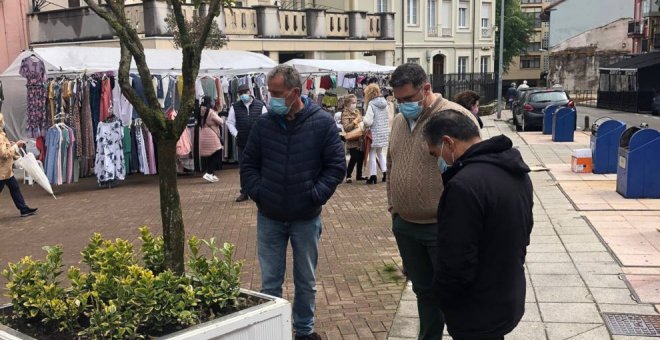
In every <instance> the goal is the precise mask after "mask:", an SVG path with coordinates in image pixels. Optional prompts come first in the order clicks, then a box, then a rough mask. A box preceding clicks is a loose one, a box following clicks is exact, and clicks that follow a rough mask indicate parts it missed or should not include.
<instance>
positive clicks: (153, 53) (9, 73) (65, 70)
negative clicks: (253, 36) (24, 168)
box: [0, 46, 277, 140]
mask: <svg viewBox="0 0 660 340" xmlns="http://www.w3.org/2000/svg"><path fill="white" fill-rule="evenodd" d="M144 53H145V57H146V59H147V65H148V66H149V69H150V71H151V73H152V74H154V75H166V74H172V75H179V74H181V60H182V54H181V50H174V49H159V50H156V49H146V50H145V51H144ZM30 56H34V57H37V58H39V59H41V61H43V63H44V66H45V67H46V75H47V76H48V77H57V76H60V75H69V76H71V75H78V74H82V73H84V72H86V73H87V74H91V73H95V72H109V71H117V69H118V68H119V57H120V50H119V48H118V47H80V46H57V47H43V48H34V49H33V50H31V51H24V52H21V54H19V55H18V57H16V59H14V61H13V62H12V64H11V65H10V66H9V67H8V68H7V69H6V70H5V71H4V72H3V73H2V74H0V81H2V85H3V91H4V97H5V101H4V102H3V103H2V111H3V113H4V114H5V118H6V119H5V121H6V123H7V124H6V129H5V130H6V132H7V133H8V135H9V137H10V138H11V139H13V140H17V139H20V138H22V137H23V136H24V135H25V131H24V130H25V111H26V106H27V93H26V89H25V84H26V79H25V78H23V77H22V76H21V75H20V73H19V71H20V68H21V62H22V61H23V59H25V58H27V57H30ZM275 66H277V63H276V62H274V61H273V60H272V59H270V58H268V57H267V56H265V55H263V54H259V53H253V52H247V51H226V50H223V51H221V50H205V51H203V52H202V60H201V63H200V70H199V75H200V76H201V75H204V74H208V75H242V74H251V73H266V72H268V71H270V70H271V69H273V68H274V67H275ZM131 72H137V68H136V66H135V63H133V64H132V65H131Z"/></svg>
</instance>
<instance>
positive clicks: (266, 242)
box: [241, 65, 346, 340]
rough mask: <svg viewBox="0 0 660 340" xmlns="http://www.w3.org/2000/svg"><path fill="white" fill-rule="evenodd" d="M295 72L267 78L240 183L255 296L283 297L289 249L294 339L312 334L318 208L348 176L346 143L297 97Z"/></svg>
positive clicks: (282, 68) (328, 118)
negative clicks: (266, 95) (250, 212)
mask: <svg viewBox="0 0 660 340" xmlns="http://www.w3.org/2000/svg"><path fill="white" fill-rule="evenodd" d="M301 89H302V83H301V79H300V75H299V74H298V72H297V71H296V70H295V69H294V68H293V67H290V66H287V65H279V66H277V67H276V68H275V69H274V70H273V71H271V73H270V74H269V75H268V91H269V92H270V94H271V99H270V101H269V104H268V113H269V114H268V115H263V116H261V117H259V119H258V120H257V121H256V123H255V125H254V126H253V128H252V130H251V131H250V136H249V137H248V142H247V145H246V146H245V150H244V154H243V164H242V166H241V186H242V187H243V188H245V190H246V192H247V194H248V196H250V198H252V200H254V202H255V203H256V204H257V208H258V214H257V254H258V257H259V265H260V267H261V291H262V292H263V293H265V294H269V295H273V296H277V297H281V296H282V283H283V282H284V274H285V271H286V252H287V244H288V242H289V240H291V248H292V250H293V266H294V268H293V273H294V274H293V276H294V286H295V296H294V302H293V325H294V328H295V331H296V340H300V339H310V340H311V339H321V337H320V336H319V335H318V334H317V333H315V332H314V306H315V296H316V274H315V271H316V264H317V260H318V245H319V240H320V238H321V229H322V226H321V218H320V214H321V207H322V206H323V205H324V204H325V203H326V202H327V201H328V200H329V199H330V197H331V196H332V194H333V193H334V192H335V189H336V188H337V185H338V184H339V183H341V181H342V180H343V178H344V176H345V174H346V158H345V156H344V146H343V144H342V142H341V140H340V139H339V135H338V134H337V126H336V124H335V121H334V119H333V118H332V115H330V114H329V113H327V112H325V111H323V110H322V109H321V108H320V107H319V106H318V105H316V104H314V103H313V102H312V101H311V100H309V99H307V98H305V97H301Z"/></svg>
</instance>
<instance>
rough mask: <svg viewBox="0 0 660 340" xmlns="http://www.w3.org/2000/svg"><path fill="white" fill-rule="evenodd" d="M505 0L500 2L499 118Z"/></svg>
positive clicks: (498, 113) (499, 117)
mask: <svg viewBox="0 0 660 340" xmlns="http://www.w3.org/2000/svg"><path fill="white" fill-rule="evenodd" d="M504 1H505V0H501V2H500V60H499V69H500V70H499V72H498V75H497V119H501V118H502V73H504V63H503V61H502V59H503V58H504Z"/></svg>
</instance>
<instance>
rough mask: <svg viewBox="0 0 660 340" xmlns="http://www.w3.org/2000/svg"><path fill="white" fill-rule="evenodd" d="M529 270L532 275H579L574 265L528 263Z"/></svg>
mask: <svg viewBox="0 0 660 340" xmlns="http://www.w3.org/2000/svg"><path fill="white" fill-rule="evenodd" d="M527 269H528V270H529V273H530V274H577V273H578V272H577V269H575V266H574V265H573V263H553V264H552V265H547V264H545V263H528V264H527Z"/></svg>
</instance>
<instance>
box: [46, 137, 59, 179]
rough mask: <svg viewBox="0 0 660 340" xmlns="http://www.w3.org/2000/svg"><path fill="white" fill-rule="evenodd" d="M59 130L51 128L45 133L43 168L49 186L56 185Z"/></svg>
mask: <svg viewBox="0 0 660 340" xmlns="http://www.w3.org/2000/svg"><path fill="white" fill-rule="evenodd" d="M59 134H60V130H59V129H57V128H55V127H52V128H50V129H48V131H47V132H46V140H45V143H46V152H45V154H46V155H45V157H44V158H45V162H44V168H45V170H46V177H48V181H49V182H50V183H51V184H56V183H57V168H58V164H59V163H58V161H57V158H58V155H59V152H60V151H59V150H60V149H59V148H60V146H59V144H60V136H59Z"/></svg>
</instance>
